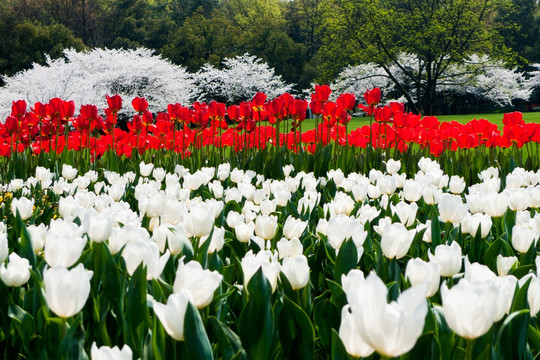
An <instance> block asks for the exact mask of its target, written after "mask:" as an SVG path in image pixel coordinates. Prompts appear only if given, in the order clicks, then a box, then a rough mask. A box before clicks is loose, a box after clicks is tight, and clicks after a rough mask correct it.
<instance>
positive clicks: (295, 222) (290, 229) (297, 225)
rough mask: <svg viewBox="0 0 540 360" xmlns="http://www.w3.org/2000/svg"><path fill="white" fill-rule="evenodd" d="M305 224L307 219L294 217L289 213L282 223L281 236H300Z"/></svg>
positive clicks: (288, 237)
mask: <svg viewBox="0 0 540 360" xmlns="http://www.w3.org/2000/svg"><path fill="white" fill-rule="evenodd" d="M307 225H308V223H307V221H302V220H300V219H295V218H293V217H292V216H290V215H289V216H288V217H287V220H285V224H284V225H283V236H285V237H286V238H287V239H293V238H300V236H302V234H303V233H304V230H306V227H307Z"/></svg>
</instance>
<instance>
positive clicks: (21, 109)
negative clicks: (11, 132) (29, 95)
mask: <svg viewBox="0 0 540 360" xmlns="http://www.w3.org/2000/svg"><path fill="white" fill-rule="evenodd" d="M24 114H26V101H24V100H18V101H13V105H11V116H14V117H17V118H18V117H21V116H23V115H24Z"/></svg>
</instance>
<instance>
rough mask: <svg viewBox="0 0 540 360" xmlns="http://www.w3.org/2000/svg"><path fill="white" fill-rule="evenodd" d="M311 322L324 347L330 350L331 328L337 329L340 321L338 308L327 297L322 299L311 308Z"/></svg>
mask: <svg viewBox="0 0 540 360" xmlns="http://www.w3.org/2000/svg"><path fill="white" fill-rule="evenodd" d="M313 322H314V323H315V326H316V328H317V333H318V335H319V338H320V339H321V342H322V344H323V346H324V348H325V349H326V350H327V351H330V349H331V346H332V329H336V330H338V329H339V325H340V323H341V313H340V310H339V309H337V308H336V306H335V305H334V304H332V303H331V302H330V300H328V299H322V300H321V301H319V302H318V303H317V304H316V305H315V307H314V308H313Z"/></svg>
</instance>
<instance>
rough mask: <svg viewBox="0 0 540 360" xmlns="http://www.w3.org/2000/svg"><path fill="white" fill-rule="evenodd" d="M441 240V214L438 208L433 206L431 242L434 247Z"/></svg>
mask: <svg viewBox="0 0 540 360" xmlns="http://www.w3.org/2000/svg"><path fill="white" fill-rule="evenodd" d="M441 242H442V240H441V225H440V224H439V214H438V212H437V208H436V207H435V206H434V205H432V206H431V243H432V244H433V246H434V247H436V246H437V245H440V244H441Z"/></svg>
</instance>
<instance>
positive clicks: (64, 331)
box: [62, 318, 67, 339]
mask: <svg viewBox="0 0 540 360" xmlns="http://www.w3.org/2000/svg"><path fill="white" fill-rule="evenodd" d="M66 334H67V319H66V318H62V339H64V338H65V337H66Z"/></svg>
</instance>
